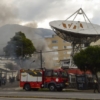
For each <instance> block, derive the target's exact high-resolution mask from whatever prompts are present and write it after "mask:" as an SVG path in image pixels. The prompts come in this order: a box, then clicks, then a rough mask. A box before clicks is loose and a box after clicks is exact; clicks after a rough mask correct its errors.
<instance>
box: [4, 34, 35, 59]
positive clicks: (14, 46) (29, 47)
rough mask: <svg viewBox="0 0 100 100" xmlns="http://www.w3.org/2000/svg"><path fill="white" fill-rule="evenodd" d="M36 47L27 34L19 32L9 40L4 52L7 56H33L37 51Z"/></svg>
mask: <svg viewBox="0 0 100 100" xmlns="http://www.w3.org/2000/svg"><path fill="white" fill-rule="evenodd" d="M35 50H36V49H35V47H34V45H33V43H32V41H31V40H30V39H28V38H26V36H25V34H24V33H22V32H17V33H16V34H15V36H14V37H12V38H11V40H10V41H9V42H8V44H7V45H6V47H4V52H5V55H6V56H15V57H22V58H25V57H31V55H32V54H33V53H34V52H35Z"/></svg>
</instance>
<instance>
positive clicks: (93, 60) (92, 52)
mask: <svg viewBox="0 0 100 100" xmlns="http://www.w3.org/2000/svg"><path fill="white" fill-rule="evenodd" d="M73 60H74V63H75V64H76V65H77V66H78V68H79V69H81V70H85V71H86V70H90V71H91V72H92V73H93V74H94V75H96V78H97V79H98V77H97V73H98V72H99V71H100V47H99V46H89V47H87V48H86V49H84V50H81V51H80V52H79V53H76V54H75V55H74V56H73Z"/></svg>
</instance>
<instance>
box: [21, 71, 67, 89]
mask: <svg viewBox="0 0 100 100" xmlns="http://www.w3.org/2000/svg"><path fill="white" fill-rule="evenodd" d="M67 86H68V75H67V73H66V71H64V70H63V69H34V70H32V69H27V70H24V69H21V70H20V87H22V88H23V89H25V90H26V91H30V90H31V89H32V90H38V89H40V88H48V89H49V90H50V91H55V90H57V91H62V89H64V88H65V87H67Z"/></svg>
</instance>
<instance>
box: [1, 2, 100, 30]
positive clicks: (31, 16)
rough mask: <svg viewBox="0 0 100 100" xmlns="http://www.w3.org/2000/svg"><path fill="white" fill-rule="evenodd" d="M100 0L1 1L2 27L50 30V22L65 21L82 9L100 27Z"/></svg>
mask: <svg viewBox="0 0 100 100" xmlns="http://www.w3.org/2000/svg"><path fill="white" fill-rule="evenodd" d="M99 7H100V0H0V26H3V25H6V24H20V25H25V26H29V27H33V28H34V27H35V28H48V29H51V28H50V26H49V22H50V21H54V20H65V19H67V18H68V17H69V16H70V15H71V14H73V13H74V12H75V11H76V10H78V9H79V8H82V9H83V10H84V12H85V13H86V15H87V16H88V18H89V19H90V21H91V22H92V23H94V24H99V25H100V9H99Z"/></svg>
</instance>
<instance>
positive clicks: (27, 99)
mask: <svg viewBox="0 0 100 100" xmlns="http://www.w3.org/2000/svg"><path fill="white" fill-rule="evenodd" d="M0 100H33V98H0ZM34 100H58V99H41V98H34ZM60 100H61V99H60ZM66 100H68V99H66Z"/></svg>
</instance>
